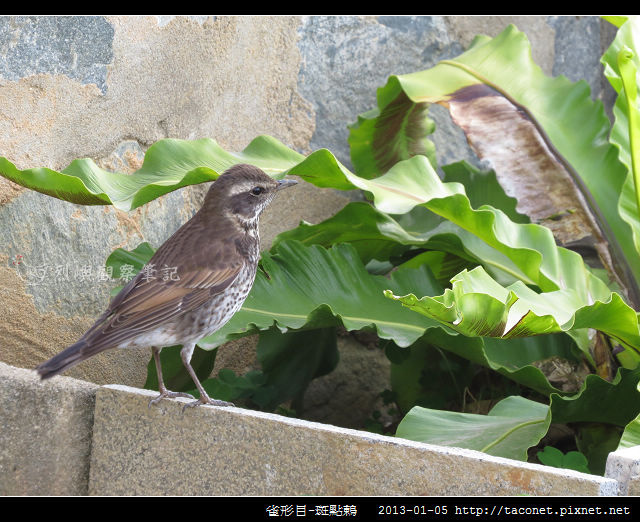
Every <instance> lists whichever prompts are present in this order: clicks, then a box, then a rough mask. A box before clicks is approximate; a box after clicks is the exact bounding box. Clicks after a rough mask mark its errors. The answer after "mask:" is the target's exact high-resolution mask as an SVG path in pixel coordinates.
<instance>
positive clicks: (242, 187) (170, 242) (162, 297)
mask: <svg viewBox="0 0 640 522" xmlns="http://www.w3.org/2000/svg"><path fill="white" fill-rule="evenodd" d="M296 183H297V181H296V180H294V179H281V180H278V181H276V180H274V179H273V178H271V177H270V176H268V175H267V174H266V173H265V172H264V171H262V170H261V169H259V168H258V167H256V166H253V165H249V164H236V165H234V166H232V167H231V168H229V169H228V170H226V171H225V172H224V173H222V174H221V175H220V176H219V177H218V179H217V180H215V181H214V182H213V184H212V186H211V188H210V189H209V190H208V192H207V194H206V196H205V199H204V202H203V204H202V207H201V208H200V210H198V212H196V213H195V214H194V216H193V217H192V218H191V219H190V220H189V221H187V222H186V223H185V224H184V225H182V226H181V227H180V228H179V229H178V230H177V231H176V232H175V233H174V234H173V235H172V236H171V237H170V238H169V239H167V241H165V242H164V243H163V244H162V245H161V246H160V248H158V250H156V252H155V254H154V255H153V257H151V259H150V260H149V262H148V263H147V264H146V265H145V266H144V267H143V268H142V270H140V272H138V274H137V275H136V276H135V277H134V278H133V279H131V280H130V281H129V282H128V283H127V284H126V285H125V286H124V287H123V288H122V290H120V292H119V293H118V294H117V295H116V296H115V297H113V299H112V300H111V302H110V303H109V305H108V307H107V309H106V310H105V312H104V313H103V314H102V315H101V316H100V317H99V318H98V319H97V320H96V322H95V323H94V324H93V326H91V328H89V329H88V330H87V331H86V332H85V333H84V335H83V336H82V337H81V338H80V339H79V340H78V341H77V342H76V343H74V344H72V345H71V346H69V347H68V348H66V349H65V350H63V351H62V352H60V353H59V354H57V355H55V356H54V357H52V358H51V359H49V360H48V361H46V362H44V363H42V364H40V365H39V366H37V367H36V368H35V369H36V371H37V372H38V374H39V375H40V378H41V379H42V380H44V379H49V378H51V377H53V376H55V375H58V374H60V373H63V372H64V371H66V370H68V369H69V368H71V367H73V366H75V365H76V364H78V363H80V362H82V361H84V360H86V359H88V358H89V357H92V356H94V355H96V354H98V353H100V352H103V351H105V350H108V349H112V348H138V347H150V348H151V351H152V354H153V358H154V360H155V365H156V370H157V374H158V390H159V392H160V394H159V395H158V396H157V397H156V398H154V399H152V400H151V401H150V402H149V407H151V405H152V404H157V403H158V402H159V401H160V400H162V399H164V398H173V397H190V398H191V399H195V398H194V397H193V396H192V395H190V394H188V393H184V392H175V391H170V390H168V389H167V388H166V386H165V384H164V380H163V377H162V366H161V362H160V351H161V350H162V347H163V346H173V345H182V348H181V350H180V357H181V359H182V362H183V364H184V366H185V368H186V370H187V371H188V372H189V375H190V376H191V378H192V379H193V382H194V384H195V385H196V388H197V390H198V392H199V393H200V397H199V399H197V400H194V401H193V402H189V403H187V405H186V406H185V407H184V408H186V407H187V406H198V405H201V404H213V405H216V406H232V404H231V403H228V402H225V401H220V400H216V399H212V398H210V397H209V396H208V394H207V392H206V391H205V389H204V388H203V387H202V384H201V383H200V381H199V379H198V377H197V376H196V373H195V371H194V370H193V368H192V366H191V363H190V361H191V356H192V355H193V350H194V348H195V345H196V343H197V342H198V341H199V340H200V339H202V338H203V337H206V336H207V335H210V334H212V333H213V332H215V331H217V330H219V329H220V328H222V326H224V325H225V324H226V323H227V322H228V321H229V320H230V319H231V317H233V315H234V314H235V313H236V312H237V311H238V310H239V309H240V307H241V306H242V304H243V303H244V300H245V299H246V297H247V295H248V294H249V291H250V290H251V287H252V286H253V282H254V280H255V276H256V271H257V268H258V261H259V258H260V237H259V231H258V224H259V218H260V214H262V212H263V210H264V209H265V208H266V207H267V206H268V205H269V203H271V201H272V200H273V198H274V197H275V195H276V194H277V192H278V191H280V190H282V189H283V188H286V187H290V186H292V185H294V184H296ZM163 269H166V270H163ZM169 269H170V270H169ZM154 270H155V271H156V272H154ZM161 270H163V272H162V273H163V274H164V276H162V277H161V276H160V275H159V274H160V271H161ZM167 274H171V276H170V277H167ZM184 408H183V410H184Z"/></svg>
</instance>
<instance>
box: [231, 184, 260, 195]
mask: <svg viewBox="0 0 640 522" xmlns="http://www.w3.org/2000/svg"><path fill="white" fill-rule="evenodd" d="M256 185H259V183H255V182H251V181H245V182H244V183H240V184H238V185H233V186H232V187H231V192H229V196H236V195H238V194H242V193H243V192H249V191H250V190H251V189H252V188H253V187H255V186H256Z"/></svg>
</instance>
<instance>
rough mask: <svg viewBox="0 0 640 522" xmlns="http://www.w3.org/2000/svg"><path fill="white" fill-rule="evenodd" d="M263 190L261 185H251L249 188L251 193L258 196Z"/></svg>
mask: <svg viewBox="0 0 640 522" xmlns="http://www.w3.org/2000/svg"><path fill="white" fill-rule="evenodd" d="M263 192H264V189H263V188H262V187H253V188H252V189H251V194H253V195H254V196H259V195H260V194H262V193H263Z"/></svg>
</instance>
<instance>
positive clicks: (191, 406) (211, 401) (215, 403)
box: [182, 397, 235, 413]
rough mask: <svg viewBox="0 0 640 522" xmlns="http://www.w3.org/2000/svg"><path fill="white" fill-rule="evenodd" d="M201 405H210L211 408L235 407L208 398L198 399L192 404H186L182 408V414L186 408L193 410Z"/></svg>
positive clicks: (230, 403) (231, 404)
mask: <svg viewBox="0 0 640 522" xmlns="http://www.w3.org/2000/svg"><path fill="white" fill-rule="evenodd" d="M201 404H211V405H213V406H235V405H234V404H233V403H232V402H226V401H220V400H218V399H211V398H209V397H205V398H203V397H200V398H199V399H198V400H195V401H193V402H188V403H187V404H185V405H184V406H183V407H182V412H183V413H184V410H186V409H187V408H194V407H195V406H200V405H201Z"/></svg>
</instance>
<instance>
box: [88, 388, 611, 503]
mask: <svg viewBox="0 0 640 522" xmlns="http://www.w3.org/2000/svg"><path fill="white" fill-rule="evenodd" d="M154 395H155V393H154V392H150V391H146V390H137V389H133V388H128V387H125V386H115V385H112V386H105V387H101V388H100V389H99V390H98V391H97V394H96V409H95V422H94V431H93V433H94V439H93V447H92V453H91V474H90V480H89V494H92V495H519V494H526V495H560V496H562V495H571V496H574V495H613V494H615V493H616V486H617V483H616V482H615V481H614V480H612V479H609V478H603V477H597V476H593V475H586V474H583V473H578V472H575V471H570V470H559V469H555V468H550V467H545V466H540V465H535V464H526V463H521V462H516V461H512V460H508V459H502V458H495V457H491V456H489V455H486V454H483V453H479V452H476V451H470V450H463V449H457V448H445V447H439V446H433V445H429V444H422V443H418V442H412V441H407V440H403V439H396V438H393V437H385V436H382V435H376V434H371V433H365V432H360V431H355V430H350V429H346V428H337V427H334V426H330V425H326V424H317V423H313V422H308V421H303V420H299V419H292V418H287V417H281V416H278V415H273V414H268V413H261V412H256V411H250V410H243V409H239V408H219V407H214V406H202V407H198V408H193V409H187V410H186V411H185V412H184V413H183V412H182V406H183V404H184V401H183V400H182V399H175V400H165V401H162V402H161V403H160V404H158V405H156V406H152V407H151V408H149V407H148V402H149V399H150V398H151V397H153V396H154Z"/></svg>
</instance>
